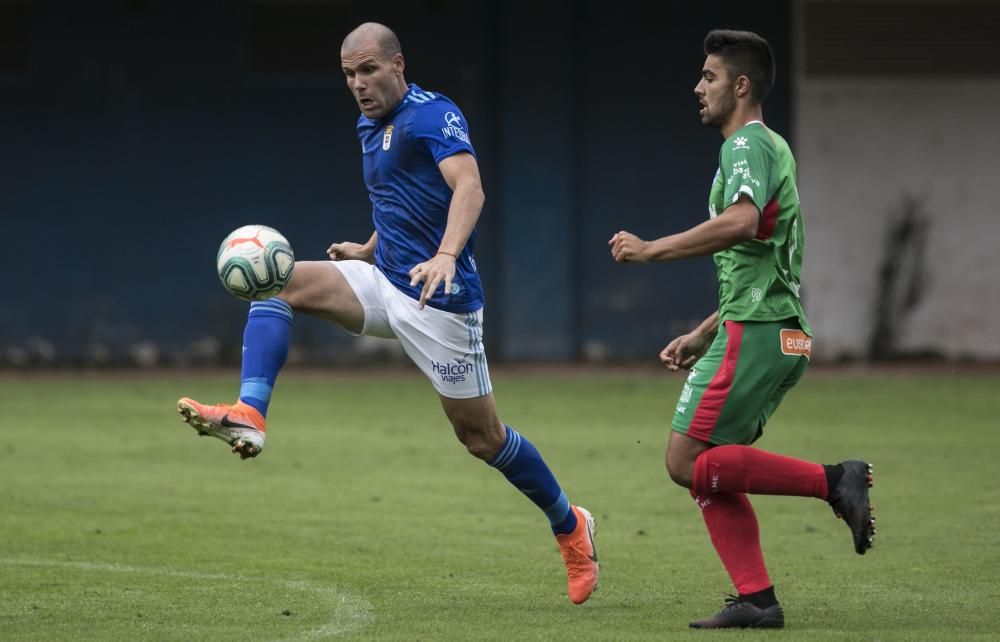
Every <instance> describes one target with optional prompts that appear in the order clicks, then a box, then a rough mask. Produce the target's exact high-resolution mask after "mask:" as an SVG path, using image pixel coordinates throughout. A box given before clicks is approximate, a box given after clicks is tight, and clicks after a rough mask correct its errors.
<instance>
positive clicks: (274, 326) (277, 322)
mask: <svg viewBox="0 0 1000 642" xmlns="http://www.w3.org/2000/svg"><path fill="white" fill-rule="evenodd" d="M291 342H292V308H291V306H289V305H288V304H287V303H285V302H284V301H282V300H281V299H279V298H273V299H268V300H266V301H254V302H253V303H251V304H250V315H249V316H248V317H247V327H246V329H245V330H244V331H243V372H242V373H241V375H240V401H242V402H243V403H245V404H250V405H251V406H253V407H254V408H256V409H257V410H259V411H260V414H262V415H264V416H265V417H266V416H267V405H268V404H269V403H271V390H272V389H273V388H274V381H275V379H277V378H278V371H279V370H281V366H283V365H285V359H287V358H288V346H289V345H290V344H291Z"/></svg>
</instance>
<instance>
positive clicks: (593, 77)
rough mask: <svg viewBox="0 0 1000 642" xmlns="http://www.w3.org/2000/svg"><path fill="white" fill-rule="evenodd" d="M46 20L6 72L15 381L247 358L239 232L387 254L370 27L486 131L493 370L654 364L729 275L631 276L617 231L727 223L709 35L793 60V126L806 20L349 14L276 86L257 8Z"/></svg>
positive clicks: (48, 14) (319, 355) (304, 333)
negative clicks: (218, 273) (363, 140)
mask: <svg viewBox="0 0 1000 642" xmlns="http://www.w3.org/2000/svg"><path fill="white" fill-rule="evenodd" d="M84 5H85V6H84ZM26 6H27V7H28V10H29V13H30V23H29V26H28V29H29V36H30V37H29V39H28V42H29V45H28V51H27V63H26V64H25V65H24V66H23V67H22V68H16V65H15V68H14V69H11V68H10V65H8V66H4V65H3V64H0V141H2V149H3V152H2V154H0V216H2V218H3V222H4V227H5V228H6V229H7V230H9V231H12V234H11V236H10V237H8V239H7V243H6V245H7V251H6V252H5V253H4V257H5V258H4V268H5V271H6V272H7V273H8V274H17V275H18V277H17V280H16V281H13V280H12V281H9V282H8V292H7V296H6V297H5V299H4V303H3V304H0V348H7V350H6V352H5V353H4V354H0V363H3V362H4V360H5V359H6V361H7V362H10V361H17V360H20V358H23V351H19V350H20V349H21V348H25V347H26V346H27V347H28V349H29V351H30V350H34V351H35V352H36V353H45V352H47V350H46V349H40V348H39V347H38V346H39V345H40V344H44V345H50V346H51V347H52V348H53V349H54V351H55V352H54V358H55V359H56V360H60V361H61V360H70V361H80V360H84V359H85V358H87V355H88V354H91V353H93V352H94V350H95V346H104V347H105V348H107V349H108V350H110V355H111V358H112V360H120V359H121V360H127V359H129V358H131V357H130V356H129V348H130V347H133V346H134V345H135V344H136V343H137V342H142V341H148V342H151V343H153V344H156V345H157V346H159V347H160V348H161V353H160V360H161V363H162V362H165V363H174V362H185V361H187V360H190V359H192V358H193V356H192V354H193V353H192V348H191V346H192V344H193V343H194V342H195V341H197V340H199V339H202V338H204V337H216V338H218V339H219V340H220V341H221V345H222V346H224V348H225V350H224V352H223V356H226V355H229V356H230V357H234V356H235V355H237V354H238V346H239V343H240V336H241V333H242V324H243V319H244V316H245V310H246V308H245V304H242V303H240V302H239V301H236V300H235V299H233V298H232V297H230V296H228V295H227V294H226V293H225V292H224V291H223V290H222V288H221V286H220V285H219V283H218V282H217V280H216V277H215V273H214V265H213V262H214V256H215V251H216V249H217V246H218V243H219V241H220V240H221V239H222V238H223V237H224V236H225V235H226V234H227V233H228V232H229V231H230V230H231V229H233V228H235V227H237V226H239V225H242V224H246V223H254V222H261V223H267V224H270V225H272V226H274V227H276V228H278V229H280V230H281V231H282V232H283V233H284V234H285V235H286V236H288V238H289V239H290V241H291V242H292V244H293V247H294V248H295V250H296V253H297V256H298V257H299V258H316V259H318V258H322V257H323V256H324V250H325V248H326V247H327V246H328V245H329V243H330V242H331V241H337V240H349V239H353V240H364V239H366V238H368V236H369V235H370V233H371V222H370V210H369V205H368V199H367V196H366V194H365V192H364V186H363V183H362V180H361V172H360V157H359V154H358V148H357V139H356V138H355V136H354V131H353V123H354V121H355V119H356V117H357V109H356V106H355V105H354V103H353V100H352V99H351V97H350V95H349V94H348V92H347V90H346V89H345V88H344V86H343V80H342V77H341V76H340V75H339V73H338V71H337V70H338V61H337V60H336V55H337V52H338V51H339V42H340V40H341V38H342V37H343V35H344V34H345V33H346V31H347V30H348V29H349V28H350V27H352V26H354V25H355V24H357V23H358V22H361V21H363V20H368V19H373V20H380V21H384V22H386V23H387V24H390V25H391V26H393V27H394V28H395V29H396V30H397V32H398V34H399V36H400V38H401V40H402V42H403V47H404V53H405V54H406V58H407V65H408V69H407V79H408V80H409V81H410V82H417V83H418V84H420V85H421V86H423V87H424V88H427V89H430V90H434V91H440V92H442V93H445V94H447V95H449V96H450V97H452V98H453V99H455V100H456V102H458V103H459V105H461V106H462V108H463V110H464V111H465V113H466V115H467V117H468V120H469V121H470V123H471V133H472V136H473V142H474V143H475V144H476V147H477V151H478V153H479V156H480V162H481V166H482V171H483V177H484V183H485V188H486V192H487V206H486V208H485V210H484V212H483V217H482V219H481V222H480V237H479V244H478V247H477V262H478V264H479V266H480V270H481V272H482V275H483V278H484V281H485V282H486V286H487V296H488V302H487V314H486V333H487V341H488V346H489V349H490V351H491V358H492V359H493V360H495V361H496V360H500V359H518V360H521V359H530V360H551V359H555V360H561V359H574V358H578V357H581V356H590V357H593V356H600V355H606V356H608V357H610V358H620V359H634V358H643V359H650V358H653V357H654V356H655V354H656V352H657V351H658V350H659V349H660V348H661V347H662V345H663V344H664V342H665V341H667V340H668V339H669V338H670V335H671V334H672V333H673V332H675V331H676V330H678V329H682V328H683V326H685V325H686V324H687V323H689V322H690V321H691V320H695V319H698V318H699V317H703V316H705V315H706V314H708V313H709V312H710V311H711V310H712V306H713V305H714V301H715V294H716V293H715V282H714V276H713V271H712V267H711V262H710V260H708V259H701V260H695V261H690V262H688V263H686V264H685V263H682V264H677V265H658V266H644V267H637V266H628V267H623V266H618V265H615V264H614V263H613V262H612V261H611V260H610V258H609V255H608V252H607V247H606V242H607V239H608V237H610V235H611V234H612V233H613V232H615V231H617V230H618V229H622V228H626V229H630V230H632V231H634V232H636V233H638V234H639V235H641V236H646V237H652V236H660V235H663V234H666V233H670V232H674V231H678V230H680V229H683V228H685V227H689V226H691V225H693V224H696V223H697V222H700V221H701V220H703V219H704V218H705V216H706V206H705V201H706V199H707V192H708V186H709V182H710V180H711V178H712V175H713V173H714V171H715V163H716V158H717V152H718V146H719V144H720V143H721V138H720V137H719V134H718V132H717V131H715V130H708V129H705V128H702V127H701V126H700V125H699V124H698V120H697V113H696V111H697V105H696V102H695V99H694V96H693V94H692V88H693V86H694V84H695V83H696V82H697V78H698V72H699V69H700V65H701V62H702V55H701V48H700V47H701V40H702V38H703V37H704V34H705V32H706V31H707V30H708V29H710V28H712V27H715V26H739V27H741V28H749V29H754V30H757V31H759V32H760V33H762V34H763V35H765V36H766V37H768V38H769V39H770V40H771V42H772V44H773V45H774V47H775V50H776V54H777V57H778V60H779V64H780V65H781V71H783V72H785V73H780V74H779V82H778V86H777V87H776V89H775V91H774V93H773V94H772V96H771V97H770V99H769V100H768V103H767V109H766V112H765V114H766V118H767V120H768V122H769V124H771V126H772V127H774V128H775V129H777V130H779V131H782V132H785V133H788V132H789V130H790V127H789V93H790V88H789V86H788V74H787V69H788V68H789V67H790V63H791V61H790V59H789V56H790V51H789V50H790V46H789V32H790V26H789V18H788V6H787V3H776V4H775V5H773V6H774V7H777V8H776V9H775V10H773V11H772V12H771V13H767V12H762V10H761V9H759V8H755V9H752V10H751V8H749V7H748V6H746V5H745V3H738V2H717V3H714V4H713V5H712V6H711V7H710V8H708V7H706V8H704V9H698V8H687V7H686V8H685V14H684V15H683V16H682V15H679V14H676V13H675V12H673V11H672V10H670V9H666V8H660V9H647V8H640V7H641V4H640V3H639V2H632V1H624V2H618V3H613V4H607V3H601V2H570V1H569V0H565V1H552V2H542V3H538V2H534V3H528V2H523V1H515V2H500V1H499V0H497V1H490V2H458V1H454V2H448V1H445V0H437V1H428V2H406V3H403V2H398V3H387V4H386V3H383V4H382V5H381V6H380V8H378V9H376V10H375V11H367V6H366V5H362V4H360V3H335V4H333V5H327V7H326V12H325V13H324V14H323V15H324V16H325V19H326V20H327V22H325V23H323V26H327V27H329V28H330V31H331V33H330V34H329V41H330V46H329V49H328V51H326V50H324V51H321V52H319V53H318V55H319V56H321V57H325V58H324V59H323V60H321V61H319V63H318V64H317V69H318V70H317V69H312V70H310V69H308V68H303V69H298V70H295V69H286V70H285V71H279V72H272V71H261V70H260V69H261V68H262V64H261V63H260V58H259V48H258V46H257V45H256V44H255V42H256V41H255V40H254V38H253V37H252V34H253V33H254V30H255V29H256V28H258V27H259V20H260V14H259V13H255V9H259V8H260V5H259V4H256V5H255V4H253V3H250V2H244V1H236V0H226V1H219V2H212V3H201V2H190V1H188V2H168V1H162V2H154V1H148V2H147V1H142V0H131V1H116V2H111V1H104V2H88V3H74V2H56V1H54V0H52V1H48V2H45V1H37V2H33V3H27V5H26ZM330 7H334V8H335V10H330ZM720 16H724V17H725V20H724V22H720V21H719V20H720V19H719V17H720ZM255 20H257V21H258V22H256V23H255ZM255 56H257V57H256V58H255ZM9 58H10V55H9V52H8V59H9ZM0 63H2V61H0ZM263 67H266V65H263ZM793 142H794V141H793ZM22 274H23V275H24V276H21V275H22ZM296 324H297V332H296V342H297V344H298V345H299V346H300V347H301V348H303V353H304V354H306V355H312V356H313V357H314V358H316V359H321V360H336V359H341V358H342V359H349V358H352V355H354V353H355V352H356V350H357V347H358V344H357V342H356V341H354V340H353V339H352V338H350V337H349V336H348V335H346V333H344V332H342V331H340V330H339V329H337V328H333V327H329V326H327V325H325V324H323V323H321V322H319V321H316V320H313V319H300V320H297V322H296ZM33 338H42V339H44V341H43V342H39V341H37V340H33ZM32 346H34V347H32ZM11 348H14V350H13V351H12V350H11ZM15 354H18V355H21V356H20V357H18V358H17V359H15V358H14V357H12V356H11V355H15ZM4 355H6V357H5V356H4ZM38 358H39V357H38V356H37V355H36V356H33V357H30V358H29V359H34V360H37V359H38Z"/></svg>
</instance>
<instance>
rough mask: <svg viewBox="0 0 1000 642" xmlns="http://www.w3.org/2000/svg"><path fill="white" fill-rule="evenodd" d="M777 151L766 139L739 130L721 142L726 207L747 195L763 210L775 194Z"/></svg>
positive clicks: (720, 165) (724, 204)
mask: <svg viewBox="0 0 1000 642" xmlns="http://www.w3.org/2000/svg"><path fill="white" fill-rule="evenodd" d="M775 161H776V157H775V154H774V150H773V148H772V147H771V146H769V145H768V144H767V141H766V140H764V139H763V138H758V137H754V136H745V135H743V134H742V133H738V134H737V135H736V136H733V137H732V138H729V139H727V140H726V142H725V143H723V145H722V158H721V159H720V162H719V168H720V170H721V171H722V176H723V179H724V180H725V190H724V192H723V197H722V202H723V208H726V207H729V206H730V205H732V204H733V203H735V202H736V201H738V200H739V199H740V195H741V194H746V195H747V196H749V197H750V200H752V201H753V204H754V205H756V206H757V209H758V210H760V211H761V212H763V211H764V206H765V205H766V204H767V202H768V201H769V200H771V197H772V196H774V194H771V193H769V192H770V191H771V189H770V185H771V180H770V179H771V174H772V173H774V172H775V167H774V165H775Z"/></svg>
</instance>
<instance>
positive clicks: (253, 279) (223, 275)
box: [215, 225, 295, 301]
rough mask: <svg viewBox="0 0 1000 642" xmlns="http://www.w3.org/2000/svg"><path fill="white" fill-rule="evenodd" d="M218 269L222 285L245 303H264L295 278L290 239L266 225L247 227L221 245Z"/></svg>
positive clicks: (293, 256) (217, 260) (234, 232)
mask: <svg viewBox="0 0 1000 642" xmlns="http://www.w3.org/2000/svg"><path fill="white" fill-rule="evenodd" d="M215 264H216V268H217V269H218V272H219V278H220V279H221V280H222V285H224V286H226V289H227V290H229V291H230V292H231V293H232V294H233V295H235V296H237V297H239V298H241V299H243V300H245V301H263V300H264V299H270V298H271V297H273V296H275V295H276V294H278V293H279V292H281V291H282V290H283V289H284V287H285V286H286V285H288V282H289V281H290V280H291V279H292V270H294V269H295V255H294V254H293V253H292V246H291V245H289V243H288V239H286V238H285V237H284V236H282V235H281V233H280V232H278V231H277V230H275V229H273V228H270V227H267V226H266V225H244V226H243V227H240V228H238V229H236V230H233V233H232V234H230V235H229V236H227V237H226V238H225V240H224V241H222V245H220V246H219V254H218V256H217V257H216V262H215Z"/></svg>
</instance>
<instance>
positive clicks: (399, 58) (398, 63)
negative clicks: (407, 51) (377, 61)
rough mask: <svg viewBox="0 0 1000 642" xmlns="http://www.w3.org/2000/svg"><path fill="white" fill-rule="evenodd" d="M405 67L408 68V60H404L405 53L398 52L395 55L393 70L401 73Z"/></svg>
mask: <svg viewBox="0 0 1000 642" xmlns="http://www.w3.org/2000/svg"><path fill="white" fill-rule="evenodd" d="M404 69H406V61H405V60H403V54H401V53H398V54H395V55H393V57H392V70H393V71H395V72H396V73H397V74H401V73H403V70H404Z"/></svg>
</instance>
